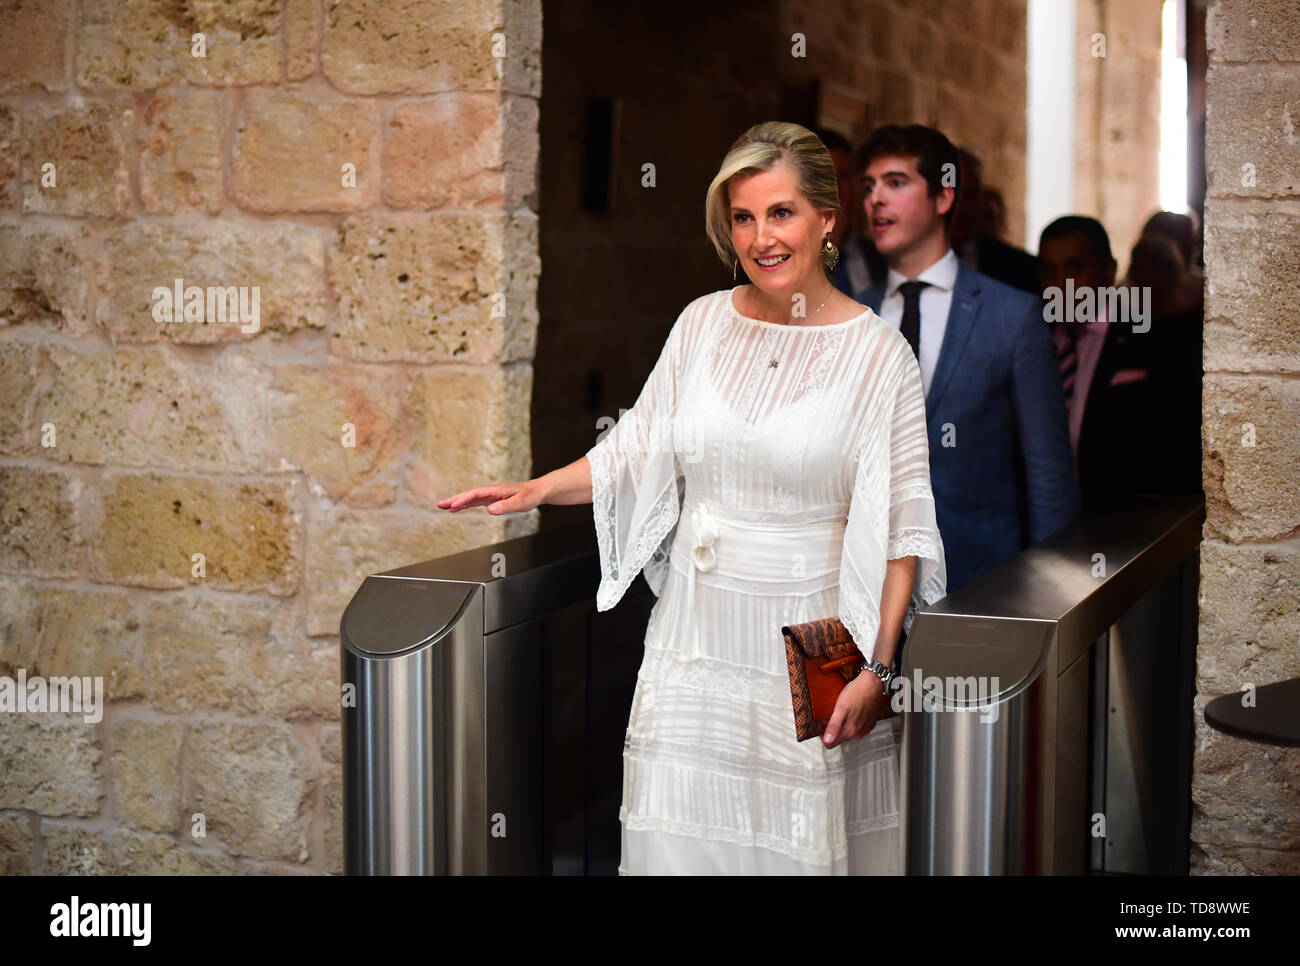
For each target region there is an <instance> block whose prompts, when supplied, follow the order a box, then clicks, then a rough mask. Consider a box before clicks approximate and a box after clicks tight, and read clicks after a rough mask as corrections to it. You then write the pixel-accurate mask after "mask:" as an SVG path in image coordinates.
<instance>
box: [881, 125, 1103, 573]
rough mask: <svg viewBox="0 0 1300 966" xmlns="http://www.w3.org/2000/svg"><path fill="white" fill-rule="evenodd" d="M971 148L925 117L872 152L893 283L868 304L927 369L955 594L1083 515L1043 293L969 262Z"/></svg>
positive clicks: (896, 130) (934, 468)
mask: <svg viewBox="0 0 1300 966" xmlns="http://www.w3.org/2000/svg"><path fill="white" fill-rule="evenodd" d="M959 165H960V161H959V157H958V154H957V149H956V148H954V147H953V145H952V143H951V142H950V141H949V140H948V139H947V138H946V137H944V135H943V134H941V133H940V132H939V131H936V130H934V129H933V128H928V127H922V126H921V125H918V124H913V125H908V126H906V127H900V126H897V125H888V126H886V127H882V128H878V129H876V130H875V131H874V132H872V135H871V137H870V138H869V139H868V140H867V143H866V144H864V145H863V147H862V150H861V151H860V152H859V156H858V170H859V171H860V172H861V174H862V184H863V189H864V192H863V207H864V209H865V214H866V216H867V225H868V227H869V229H870V231H871V235H872V240H873V241H874V242H875V245H876V248H877V250H878V251H879V252H880V253H881V254H882V255H883V256H884V257H885V259H886V260H887V262H888V265H889V270H888V273H887V275H886V277H885V279H884V281H883V282H878V283H877V284H875V285H874V286H872V287H871V288H868V289H865V290H864V291H862V292H860V293H858V295H857V300H858V301H859V302H861V303H863V304H864V305H866V306H868V307H869V308H870V309H872V311H874V312H876V314H878V315H880V316H881V317H882V318H883V319H884V320H885V321H886V322H888V323H890V324H891V325H895V326H898V327H899V329H900V330H901V331H902V333H903V335H904V336H905V337H906V338H907V340H908V342H909V343H911V345H912V348H913V351H914V352H916V354H917V360H918V362H919V363H920V367H921V381H922V385H923V387H924V389H925V394H926V395H925V411H926V421H927V424H928V426H929V442H930V482H931V486H932V488H933V490H934V502H935V513H936V515H937V517H938V522H939V533H940V535H941V536H942V537H943V546H944V553H945V555H946V557H947V564H948V589H949V591H952V590H955V589H957V588H958V587H960V586H961V585H962V584H964V583H966V582H967V581H969V580H970V579H971V578H973V577H975V576H977V575H978V574H980V573H983V572H984V571H985V570H988V569H990V568H991V567H993V566H994V565H996V564H998V563H1001V562H1002V561H1004V560H1006V559H1007V558H1009V557H1013V556H1015V555H1016V554H1017V553H1019V552H1020V551H1021V550H1022V549H1024V548H1025V547H1027V546H1028V545H1030V544H1031V543H1036V542H1038V541H1039V540H1042V539H1043V538H1044V537H1046V536H1048V535H1049V534H1052V533H1054V532H1056V531H1057V530H1059V529H1061V528H1062V527H1064V526H1065V525H1066V524H1068V523H1069V522H1070V521H1071V520H1072V519H1073V518H1074V515H1075V513H1076V511H1077V506H1078V497H1077V493H1076V489H1075V481H1074V465H1073V455H1072V453H1071V450H1070V434H1069V428H1068V423H1067V418H1066V410H1065V397H1064V393H1063V390H1062V387H1061V374H1060V370H1059V368H1058V364H1057V357H1056V350H1055V347H1054V344H1053V341H1052V336H1051V333H1050V331H1049V329H1048V326H1047V324H1046V322H1045V321H1044V319H1043V312H1042V302H1041V300H1040V299H1038V298H1036V297H1034V296H1032V295H1029V294H1027V293H1025V292H1020V291H1017V290H1016V289H1013V288H1011V287H1009V286H1007V285H1004V284H1002V283H1001V282H997V281H994V280H993V279H991V278H988V277H987V276H985V275H981V274H979V273H978V272H975V271H972V270H971V269H969V268H967V267H966V266H965V265H963V264H961V263H960V262H959V260H958V259H957V257H956V255H955V254H954V253H953V250H952V246H951V245H950V244H949V239H948V225H949V222H950V221H951V218H952V213H953V208H954V202H955V200H956V189H957V173H958V171H959Z"/></svg>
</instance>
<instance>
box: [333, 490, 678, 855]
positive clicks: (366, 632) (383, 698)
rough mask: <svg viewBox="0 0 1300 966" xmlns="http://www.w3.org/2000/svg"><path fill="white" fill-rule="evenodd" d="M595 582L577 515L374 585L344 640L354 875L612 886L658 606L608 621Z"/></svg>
mask: <svg viewBox="0 0 1300 966" xmlns="http://www.w3.org/2000/svg"><path fill="white" fill-rule="evenodd" d="M552 509H556V508H548V513H549V511H550V510H552ZM550 520H558V521H559V522H558V523H557V525H556V526H554V527H551V526H547V525H546V523H547V522H549V521H550ZM599 573H600V570H599V561H598V557H597V553H596V539H595V529H594V528H593V527H592V524H591V509H590V507H582V508H574V512H572V513H551V514H550V516H549V518H547V521H546V522H544V525H543V528H542V530H541V531H539V532H538V533H537V534H535V535H532V536H528V537H522V538H519V539H516V540H508V541H505V542H503V543H499V544H495V545H492V546H489V547H483V548H480V549H477V550H472V551H469V552H466V553H461V554H456V555H454V556H450V557H444V558H441V559H438V560H431V561H428V562H425V563H421V564H416V565H414V566H410V567H403V568H400V569H398V570H392V571H388V572H386V573H382V574H377V575H374V576H371V577H367V578H366V579H365V581H364V582H363V583H362V585H361V588H360V589H359V590H358V591H357V593H356V595H355V596H354V597H353V599H352V601H351V603H349V605H348V607H347V609H346V610H345V612H344V614H343V620H342V624H341V628H340V634H341V644H342V647H341V650H342V680H343V683H344V694H343V702H344V704H343V712H342V721H343V724H342V731H343V771H344V806H343V815H344V826H345V846H344V867H345V871H346V872H347V873H348V874H370V875H388V874H392V875H435V874H436V875H441V874H504V873H524V874H529V873H533V874H537V873H540V874H554V873H558V874H583V873H611V872H613V871H615V869H616V868H617V863H618V858H619V854H618V847H619V825H618V807H619V802H620V801H621V792H622V787H621V765H622V757H621V756H622V748H623V738H624V734H625V731H626V727H627V715H628V709H629V708H630V706H631V700H632V691H633V687H634V685H635V679H636V671H637V668H638V666H639V665H640V659H641V643H642V640H643V638H644V636H645V622H646V619H647V617H648V614H649V609H650V605H651V603H652V602H653V596H652V595H651V594H650V591H649V588H648V587H646V586H645V583H644V580H638V582H637V584H636V585H634V586H633V587H632V588H630V589H629V591H628V596H627V598H626V599H625V601H624V602H623V603H621V604H620V606H619V607H618V608H616V609H615V610H614V611H609V612H606V613H604V614H601V613H598V612H596V610H595V603H594V596H595V591H596V586H597V583H598V581H599ZM593 640H595V641H596V642H597V646H595V647H593V646H592V644H591V642H592V641H593ZM615 642H618V643H617V646H616V643H615ZM593 682H595V685H596V686H593Z"/></svg>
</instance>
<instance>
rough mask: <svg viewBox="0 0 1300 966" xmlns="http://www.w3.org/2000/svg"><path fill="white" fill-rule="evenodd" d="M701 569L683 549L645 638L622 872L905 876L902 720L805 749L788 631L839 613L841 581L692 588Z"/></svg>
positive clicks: (628, 751)
mask: <svg viewBox="0 0 1300 966" xmlns="http://www.w3.org/2000/svg"><path fill="white" fill-rule="evenodd" d="M690 570H691V567H690V565H689V564H688V563H685V562H684V558H683V555H681V554H678V553H676V552H674V555H673V557H672V558H671V563H670V566H669V568H668V576H667V580H666V581H665V584H664V588H663V593H662V595H661V597H660V599H659V601H658V602H657V603H656V605H655V608H654V610H653V611H652V614H651V619H650V625H649V627H648V629H647V632H646V641H645V657H644V660H643V662H642V665H641V668H640V672H639V674H638V679H637V685H636V690H635V695H634V699H633V703H632V712H631V715H630V718H629V722H628V729H627V735H626V739H625V744H624V753H623V803H622V807H621V809H620V812H619V818H620V820H621V822H622V828H623V831H622V860H621V862H620V865H619V870H618V871H619V874H621V875H644V874H648V875H675V874H696V875H708V874H719V875H845V874H850V875H894V874H899V873H900V872H901V868H902V852H901V849H902V845H901V840H900V834H899V832H900V830H899V804H898V803H899V719H898V718H897V717H894V718H886V719H883V720H881V721H878V722H877V723H876V725H875V727H874V728H873V729H872V731H871V732H870V733H869V734H867V735H865V736H863V737H860V738H855V739H852V740H850V741H848V742H845V743H843V744H841V745H839V746H837V747H835V748H831V749H826V748H825V747H824V746H823V745H822V742H821V740H820V739H819V738H812V739H809V740H807V741H804V742H799V741H796V740H795V732H794V713H793V709H792V707H791V699H790V685H789V674H788V671H787V669H786V660H785V646H784V641H783V638H782V636H781V631H780V628H781V626H782V625H783V624H790V623H796V622H799V621H804V620H813V619H816V618H821V617H827V616H831V615H834V614H836V613H837V605H838V596H839V588H838V584H837V583H836V584H834V585H833V586H830V587H827V588H825V589H823V590H819V591H815V592H813V593H811V594H781V593H777V594H770V593H755V592H753V591H752V590H750V591H746V590H738V589H735V588H729V587H725V586H718V585H717V584H716V583H714V582H711V581H710V578H711V577H712V575H703V574H699V573H697V574H695V575H694V579H695V581H696V584H695V586H694V587H693V588H691V587H688V581H689V580H690V579H691V578H692V575H691V573H690ZM688 602H689V608H688ZM692 622H695V623H696V626H695V627H694V628H693V627H692ZM694 631H698V635H699V636H698V638H697V639H696V640H697V641H698V644H697V646H698V648H699V652H700V653H701V655H702V656H699V657H698V658H695V659H692V658H693V657H694V653H693V651H692V647H691V646H690V645H689V644H688V643H687V642H688V641H690V640H691V638H690V637H689V635H690V634H692V633H693V632H694Z"/></svg>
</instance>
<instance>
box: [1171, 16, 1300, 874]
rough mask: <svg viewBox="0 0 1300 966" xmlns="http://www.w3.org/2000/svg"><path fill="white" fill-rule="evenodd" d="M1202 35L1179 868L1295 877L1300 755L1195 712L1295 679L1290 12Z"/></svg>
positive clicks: (1296, 171)
mask: <svg viewBox="0 0 1300 966" xmlns="http://www.w3.org/2000/svg"><path fill="white" fill-rule="evenodd" d="M1206 39H1207V45H1208V47H1209V56H1210V67H1209V74H1208V77H1207V79H1206V96H1207V108H1206V138H1205V140H1206V143H1205V159H1206V177H1207V188H1208V192H1207V199H1206V205H1205V269H1206V285H1205V294H1206V305H1205V321H1206V326H1205V355H1204V359H1205V394H1204V405H1203V422H1202V446H1203V452H1204V461H1205V462H1204V479H1205V495H1206V512H1207V517H1208V518H1207V520H1206V522H1205V531H1204V537H1205V539H1204V542H1203V543H1202V544H1201V591H1200V602H1201V612H1200V648H1199V651H1198V654H1197V691H1198V696H1197V700H1196V717H1195V720H1196V727H1197V743H1196V757H1195V772H1194V775H1193V780H1192V804H1193V813H1192V868H1193V871H1194V872H1199V873H1202V874H1231V875H1241V874H1274V875H1276V874H1289V875H1294V874H1296V873H1298V872H1300V749H1295V748H1281V747H1273V746H1269V745H1264V744H1255V743H1252V742H1248V741H1242V740H1240V739H1237V738H1232V737H1229V736H1227V735H1224V734H1221V733H1219V732H1217V731H1214V730H1213V729H1211V728H1209V727H1207V726H1206V724H1205V721H1204V716H1203V714H1202V711H1203V709H1204V706H1205V704H1206V703H1207V702H1208V701H1209V700H1211V699H1213V698H1214V697H1216V696H1217V695H1220V694H1228V693H1233V692H1242V691H1243V689H1245V688H1247V687H1248V686H1250V685H1254V686H1255V687H1259V686H1261V685H1264V684H1268V683H1270V682H1273V681H1280V680H1284V679H1286V678H1294V677H1297V676H1300V643H1298V642H1300V475H1298V474H1297V472H1296V467H1297V466H1300V432H1298V431H1297V427H1298V426H1300V379H1298V378H1297V377H1300V241H1298V239H1300V137H1297V135H1296V125H1295V122H1294V120H1293V119H1294V118H1295V117H1296V116H1297V113H1296V112H1297V111H1300V8H1297V7H1296V5H1295V4H1294V3H1290V2H1286V0H1212V2H1211V3H1210V6H1209V10H1208V13H1207V21H1206Z"/></svg>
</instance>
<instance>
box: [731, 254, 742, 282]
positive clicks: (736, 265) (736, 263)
mask: <svg viewBox="0 0 1300 966" xmlns="http://www.w3.org/2000/svg"><path fill="white" fill-rule="evenodd" d="M738 268H740V259H739V258H737V259H736V260H735V261H734V262H732V263H731V280H732V281H733V282H734V281H736V270H737V269H738Z"/></svg>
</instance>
